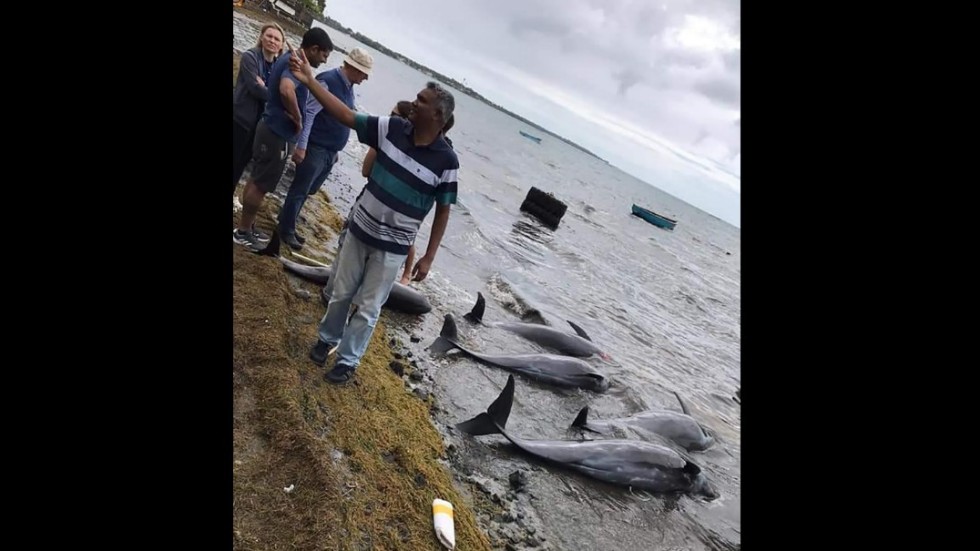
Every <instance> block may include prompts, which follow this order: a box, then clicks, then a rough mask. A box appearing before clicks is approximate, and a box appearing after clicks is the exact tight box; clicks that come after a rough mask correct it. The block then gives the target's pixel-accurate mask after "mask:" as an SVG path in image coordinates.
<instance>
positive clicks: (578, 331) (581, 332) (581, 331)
mask: <svg viewBox="0 0 980 551" xmlns="http://www.w3.org/2000/svg"><path fill="white" fill-rule="evenodd" d="M565 321H567V322H568V325H571V326H572V329H574V330H575V333H576V334H577V335H578V336H580V337H582V338H583V339H585V340H587V341H589V342H592V338H591V337H589V334H588V333H586V332H585V329H582V328H581V327H579V326H578V325H575V323H573V322H572V321H571V320H565Z"/></svg>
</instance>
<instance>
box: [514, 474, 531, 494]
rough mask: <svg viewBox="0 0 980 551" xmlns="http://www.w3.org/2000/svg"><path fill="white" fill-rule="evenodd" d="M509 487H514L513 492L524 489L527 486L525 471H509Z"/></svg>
mask: <svg viewBox="0 0 980 551" xmlns="http://www.w3.org/2000/svg"><path fill="white" fill-rule="evenodd" d="M510 487H511V488H513V489H514V491H515V492H521V491H524V488H526V487H527V473H525V472H524V471H514V472H512V473H510Z"/></svg>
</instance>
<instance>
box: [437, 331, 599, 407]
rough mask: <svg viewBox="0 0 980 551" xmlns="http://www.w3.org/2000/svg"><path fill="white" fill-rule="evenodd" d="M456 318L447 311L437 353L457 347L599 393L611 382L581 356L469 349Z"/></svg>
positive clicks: (491, 361)
mask: <svg viewBox="0 0 980 551" xmlns="http://www.w3.org/2000/svg"><path fill="white" fill-rule="evenodd" d="M457 339H458V336H457V333H456V321H455V320H453V316H452V314H446V318H445V321H444V322H443V324H442V332H441V333H439V337H437V338H436V340H435V341H433V343H432V344H431V345H429V349H430V350H432V351H433V352H435V353H437V354H438V353H443V352H448V351H450V350H452V349H454V348H458V349H460V350H462V351H463V352H464V353H465V354H467V355H469V356H472V357H473V358H476V359H478V360H481V361H483V362H485V363H488V364H490V365H493V366H496V367H500V368H502V369H506V370H507V371H512V372H514V373H520V374H522V375H524V376H526V377H528V378H530V379H535V380H537V381H541V382H543V383H547V384H552V385H556V386H562V387H571V388H584V389H587V390H592V391H595V392H605V391H606V390H607V389H608V388H609V381H608V380H606V378H605V377H603V376H602V374H600V373H599V372H597V371H596V370H595V369H593V367H592V366H591V365H589V364H588V363H586V362H585V361H583V360H580V359H578V358H572V357H569V356H559V355H556V354H515V355H507V356H503V355H496V356H495V355H490V354H480V353H478V352H473V351H471V350H467V349H466V348H464V347H463V346H462V345H460V344H459V342H458V340H457Z"/></svg>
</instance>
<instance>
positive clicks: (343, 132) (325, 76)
mask: <svg viewBox="0 0 980 551" xmlns="http://www.w3.org/2000/svg"><path fill="white" fill-rule="evenodd" d="M373 65H374V59H373V58H372V57H371V54H369V53H367V52H366V51H364V50H363V49H361V48H353V49H352V50H351V51H350V53H348V54H347V57H345V58H344V62H343V64H342V65H341V66H340V67H337V68H336V69H332V70H330V71H324V72H322V73H320V74H318V75H317V76H316V80H317V81H319V84H320V85H321V86H323V87H324V88H326V89H327V90H329V91H330V93H331V94H333V95H334V96H337V97H338V98H340V100H341V101H343V102H344V104H345V105H346V106H347V107H349V108H351V109H353V108H354V85H355V84H360V83H362V82H364V81H365V80H367V79H368V77H369V76H370V74H371V67H372V66H373ZM349 135H350V128H348V127H346V126H344V125H342V124H340V123H338V122H337V120H336V119H335V118H333V117H331V116H329V115H328V114H327V113H325V112H323V108H322V106H321V105H320V102H319V101H317V100H316V98H315V97H313V96H310V101H307V103H306V116H305V117H303V131H302V132H301V133H300V136H299V140H298V141H297V143H296V150H295V151H294V152H293V162H294V163H296V175H295V176H294V177H293V183H292V185H290V187H289V192H288V193H287V194H286V199H285V200H284V201H283V204H282V208H281V209H280V210H279V237H280V238H281V239H282V241H283V243H285V244H287V245H289V246H290V247H291V248H293V249H295V250H299V249H301V248H303V244H304V243H305V242H306V239H305V238H304V237H302V236H301V235H299V234H298V233H296V220H297V219H298V218H299V213H300V211H301V210H302V209H303V205H304V204H305V203H306V198H307V197H308V196H310V195H313V194H315V193H316V191H317V190H318V189H320V186H321V185H323V182H324V180H326V179H327V175H329V174H330V169H332V168H333V165H334V163H336V162H337V156H338V153H339V151H340V150H342V149H343V148H344V146H345V145H347V138H348V137H349Z"/></svg>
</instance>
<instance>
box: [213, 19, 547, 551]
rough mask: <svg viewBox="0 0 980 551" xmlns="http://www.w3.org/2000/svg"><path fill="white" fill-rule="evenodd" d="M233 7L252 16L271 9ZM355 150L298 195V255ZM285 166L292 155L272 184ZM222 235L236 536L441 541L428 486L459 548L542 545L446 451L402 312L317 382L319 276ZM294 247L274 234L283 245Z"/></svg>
mask: <svg viewBox="0 0 980 551" xmlns="http://www.w3.org/2000/svg"><path fill="white" fill-rule="evenodd" d="M241 11H243V12H245V15H246V16H248V17H249V18H250V19H253V20H254V21H256V22H258V23H259V24H262V23H265V22H267V21H276V18H275V17H274V16H272V15H271V14H268V13H264V12H260V13H261V14H262V15H264V16H265V17H263V18H261V19H260V18H258V17H256V16H254V15H252V13H251V12H252V11H254V10H241ZM284 28H285V26H284ZM256 30H257V29H256ZM286 31H287V33H290V34H291V31H290V30H289V29H288V28H287V29H286ZM237 58H238V55H233V72H236V71H237ZM233 83H234V80H233ZM352 141H354V142H356V138H352ZM359 151H360V150H359V149H358V148H356V147H354V148H352V147H351V142H350V141H349V142H348V145H347V147H346V148H345V151H342V152H341V158H342V159H343V160H342V161H341V162H339V163H338V165H337V166H336V167H335V170H334V171H333V172H332V173H331V175H330V177H329V178H328V180H327V182H326V183H325V185H324V187H323V188H321V189H320V190H319V191H317V193H316V194H315V195H313V196H311V197H310V198H309V199H308V200H307V203H306V205H305V206H304V209H303V213H302V215H301V217H300V223H299V229H300V231H301V232H302V233H303V234H304V235H305V236H306V240H307V241H306V246H305V247H304V248H303V250H302V251H300V254H302V255H303V256H306V257H309V258H312V259H314V260H317V261H320V262H324V263H331V262H332V261H333V255H334V253H335V251H336V240H337V236H338V235H339V232H340V228H341V225H342V223H343V218H342V215H341V214H340V212H338V209H337V208H336V206H335V205H334V204H333V203H332V201H331V197H330V194H329V193H328V191H327V190H328V189H329V190H330V193H337V194H343V193H346V192H349V191H351V189H353V188H354V187H357V186H360V185H363V183H362V182H361V179H360V170H359V169H360V160H359V159H360V157H359V156H358V155H357V153H358V152H359ZM355 161H356V162H355ZM355 164H356V166H354V165H355ZM293 173H294V172H293V166H292V163H291V162H290V163H289V165H288V166H287V170H286V173H285V174H284V176H283V178H282V180H281V182H280V184H279V186H278V187H277V191H278V192H280V193H282V192H284V190H286V189H288V186H289V184H290V183H291V181H292V176H293ZM355 173H356V174H355ZM242 185H243V184H242V183H240V184H239V188H238V192H237V193H239V194H240V192H241V189H242ZM281 201H282V198H281V196H280V195H278V194H277V193H276V192H273V193H269V194H268V195H267V196H266V199H265V201H264V203H263V205H262V207H261V208H260V210H259V213H258V215H257V217H256V226H257V227H259V228H261V229H262V230H263V231H265V232H266V233H268V234H270V235H271V234H272V232H273V230H274V229H275V226H276V221H275V219H276V216H277V214H278V211H279V208H280V206H281ZM238 215H239V214H238V213H234V214H233V223H235V222H237V219H238ZM232 246H233V247H234V253H233V271H234V283H233V292H234V301H233V302H234V307H233V318H234V321H233V325H234V350H233V397H234V412H233V433H234V435H233V442H234V446H233V451H234V466H233V494H234V510H233V534H234V538H233V540H234V548H235V549H243V550H244V549H273V548H280V547H291V548H300V549H310V548H329V549H433V550H440V549H443V547H442V546H441V545H440V544H439V542H438V540H437V539H436V536H435V533H434V530H433V526H432V522H433V520H432V501H433V499H436V498H438V499H444V500H447V501H449V502H450V503H452V504H453V507H454V511H455V515H454V516H455V532H456V543H457V547H459V548H464V549H481V550H482V549H486V550H489V549H503V548H507V549H512V550H523V549H530V548H537V549H548V548H549V546H548V544H546V543H544V538H543V537H540V536H538V537H535V536H534V535H533V534H534V531H535V527H533V526H532V527H531V529H530V530H528V528H527V526H528V525H530V524H527V525H525V524H521V525H520V526H518V525H517V524H516V523H514V522H513V520H510V521H504V522H500V521H499V519H501V518H511V519H513V515H512V514H510V513H509V511H510V510H511V505H510V503H509V501H511V500H510V499H508V498H507V497H505V496H504V495H503V494H504V493H505V492H506V490H504V489H502V488H496V487H494V486H493V484H492V483H490V481H488V482H480V481H474V480H472V479H470V478H469V477H467V474H466V473H465V472H463V469H460V466H459V465H458V464H457V462H456V459H455V458H454V454H453V450H452V448H450V449H448V450H447V448H446V445H445V442H446V440H444V437H443V435H442V434H441V433H440V429H439V428H438V426H437V423H436V420H435V417H434V412H435V411H436V410H438V409H441V408H440V406H439V405H438V400H437V399H436V397H435V396H434V395H433V393H432V391H431V388H432V379H431V376H430V375H429V374H428V373H426V372H425V370H424V368H421V367H419V366H418V365H417V363H416V361H415V360H413V359H411V352H410V351H408V350H407V348H405V347H403V346H402V345H401V343H400V342H399V340H398V339H397V338H392V334H393V332H392V331H390V330H389V327H390V326H391V325H390V324H392V323H396V324H397V323H399V322H398V321H395V320H394V319H393V318H392V317H391V316H390V314H389V313H388V312H387V311H386V310H382V315H381V317H380V318H379V320H378V323H377V326H376V329H375V332H374V335H373V336H372V339H371V343H370V345H369V347H368V350H367V352H366V353H365V355H364V358H363V360H362V363H361V366H360V368H359V369H358V374H357V377H356V379H355V381H356V382H353V383H350V384H348V385H341V386H335V385H332V384H330V383H327V382H325V381H324V380H323V374H324V373H325V369H324V368H321V367H318V366H316V365H315V364H313V363H312V362H311V361H310V360H309V358H308V357H307V354H308V352H309V348H310V347H311V346H312V344H313V343H314V342H315V341H316V338H317V337H316V324H317V322H318V321H319V319H320V317H321V316H322V315H323V311H324V307H323V305H322V304H321V302H320V296H319V293H320V286H319V285H316V284H314V283H310V282H307V281H304V280H302V279H300V278H298V277H296V276H294V275H292V274H289V273H287V272H286V271H285V270H284V269H283V267H282V264H281V262H279V260H278V259H276V258H271V257H263V256H258V255H255V254H252V253H250V252H248V251H247V250H245V248H244V247H241V246H239V245H235V244H233V245H232ZM291 253H292V251H291V249H289V248H288V247H286V246H283V247H282V249H281V255H282V256H283V257H286V258H290V257H291ZM291 259H293V260H296V261H298V262H301V263H305V262H303V261H302V260H300V259H297V258H295V257H292V258H291ZM414 338H415V336H414V335H413V340H414ZM287 488H288V489H289V491H287ZM508 515H510V517H508ZM537 529H538V531H539V534H540V527H537Z"/></svg>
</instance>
